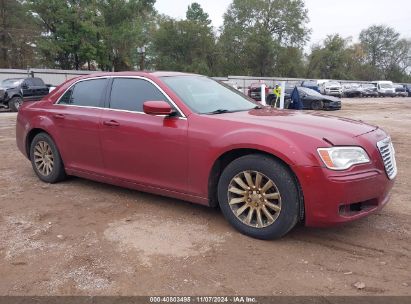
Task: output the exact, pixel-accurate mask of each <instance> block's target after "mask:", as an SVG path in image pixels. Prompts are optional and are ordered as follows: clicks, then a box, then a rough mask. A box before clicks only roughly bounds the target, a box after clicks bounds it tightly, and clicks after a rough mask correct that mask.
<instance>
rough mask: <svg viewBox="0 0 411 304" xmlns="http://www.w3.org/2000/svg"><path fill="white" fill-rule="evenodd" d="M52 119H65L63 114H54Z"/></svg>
mask: <svg viewBox="0 0 411 304" xmlns="http://www.w3.org/2000/svg"><path fill="white" fill-rule="evenodd" d="M53 117H54V118H56V119H64V118H65V116H64V114H54V115H53Z"/></svg>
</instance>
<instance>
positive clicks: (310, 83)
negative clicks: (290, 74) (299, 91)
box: [301, 80, 321, 93]
mask: <svg viewBox="0 0 411 304" xmlns="http://www.w3.org/2000/svg"><path fill="white" fill-rule="evenodd" d="M301 86H302V87H304V88H308V89H311V90H314V91H317V92H318V93H321V90H320V86H319V84H318V82H317V81H316V80H304V81H303V82H302V83H301Z"/></svg>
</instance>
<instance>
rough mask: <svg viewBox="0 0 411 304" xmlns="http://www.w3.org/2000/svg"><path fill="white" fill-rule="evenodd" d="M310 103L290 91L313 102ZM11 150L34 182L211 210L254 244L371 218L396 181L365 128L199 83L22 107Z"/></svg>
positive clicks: (127, 86) (122, 87)
mask: <svg viewBox="0 0 411 304" xmlns="http://www.w3.org/2000/svg"><path fill="white" fill-rule="evenodd" d="M310 91H312V90H309V89H307V88H301V94H302V95H310V94H311V95H314V94H318V95H320V94H319V93H316V92H315V91H313V92H314V93H311V92H310ZM320 96H322V95H320ZM320 98H321V97H318V100H321V99H320ZM323 98H333V97H328V96H323ZM321 101H322V100H321ZM319 104H321V105H325V104H326V103H325V102H324V103H319ZM317 108H318V107H317ZM16 140H17V146H18V148H19V150H20V151H21V152H22V153H23V155H25V156H26V157H27V158H28V159H29V160H30V161H31V165H32V168H33V170H34V172H35V174H36V175H37V176H38V177H39V179H40V180H42V181H43V182H46V183H57V182H60V181H63V180H64V179H65V178H66V176H67V175H73V176H79V177H82V178H88V179H92V180H96V181H98V182H105V183H109V184H115V185H117V186H122V187H127V188H131V189H136V190H139V191H146V192H151V193H154V194H159V195H165V196H170V197H174V198H177V199H182V200H187V201H190V202H193V203H198V204H203V205H207V206H211V207H217V206H220V209H221V211H222V213H223V214H224V216H225V218H226V219H227V220H228V221H229V222H230V223H231V225H232V226H233V227H235V228H236V229H238V230H239V231H240V232H242V233H244V234H246V235H249V236H252V237H255V238H260V239H271V238H279V237H282V236H283V235H285V234H287V233H288V232H289V231H290V230H291V229H292V228H293V227H294V226H295V225H296V224H297V223H298V222H303V223H304V224H305V225H306V226H317V227H318V226H320V227H321V226H322V227H324V226H329V225H334V224H341V223H346V222H350V221H353V220H357V219H359V218H363V217H365V216H367V215H369V214H371V213H373V212H377V211H378V210H380V209H381V208H383V207H384V206H385V205H386V204H387V202H388V200H389V193H390V190H391V189H392V187H393V185H394V180H395V177H396V175H397V167H396V162H395V152H394V148H393V145H392V142H391V139H390V137H389V135H388V134H387V133H385V132H384V131H383V130H382V129H380V128H378V127H376V126H372V125H368V124H365V123H362V122H359V121H353V120H350V119H345V118H340V117H331V116H326V115H319V114H318V113H316V114H307V113H301V112H296V111H280V110H275V109H270V108H268V107H264V108H263V107H261V106H260V105H258V104H257V103H256V102H254V101H251V100H250V99H249V98H247V97H246V96H245V95H243V94H241V93H239V92H237V91H236V90H234V89H232V88H228V87H227V86H224V85H222V84H221V83H219V82H217V81H214V80H212V79H210V78H208V77H204V76H199V75H191V74H183V73H174V72H155V73H143V72H123V73H100V74H93V75H89V76H84V77H80V78H77V79H72V80H69V81H67V82H66V83H65V84H63V85H62V86H60V87H58V88H57V89H56V90H54V91H53V92H52V93H51V94H50V95H48V96H47V97H46V98H44V99H43V100H42V101H40V102H35V103H30V104H25V105H23V106H22V107H21V109H20V111H19V114H18V116H17V124H16Z"/></svg>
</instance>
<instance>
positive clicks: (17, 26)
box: [0, 0, 40, 68]
mask: <svg viewBox="0 0 411 304" xmlns="http://www.w3.org/2000/svg"><path fill="white" fill-rule="evenodd" d="M38 35H40V30H39V28H38V27H37V26H36V25H35V23H34V19H33V17H32V16H31V15H30V14H29V13H28V11H27V9H26V7H25V6H24V5H23V3H22V1H18V0H0V68H27V66H33V65H35V64H36V54H35V48H34V41H35V38H36V37H37V36H38Z"/></svg>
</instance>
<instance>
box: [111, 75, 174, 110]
mask: <svg viewBox="0 0 411 304" xmlns="http://www.w3.org/2000/svg"><path fill="white" fill-rule="evenodd" d="M160 100H162V101H166V102H168V101H167V98H166V97H165V96H164V95H163V94H162V93H161V92H160V90H159V89H157V87H155V86H154V85H153V84H152V83H150V82H148V81H147V80H143V79H132V78H117V79H114V81H113V86H112V89H111V99H110V108H111V109H118V110H127V111H134V112H143V103H144V102H145V101H160Z"/></svg>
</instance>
